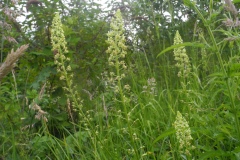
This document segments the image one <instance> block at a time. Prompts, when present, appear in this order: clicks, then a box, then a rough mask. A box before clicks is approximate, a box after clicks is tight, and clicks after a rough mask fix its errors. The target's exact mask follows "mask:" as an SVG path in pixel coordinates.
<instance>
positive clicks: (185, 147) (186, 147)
mask: <svg viewBox="0 0 240 160" xmlns="http://www.w3.org/2000/svg"><path fill="white" fill-rule="evenodd" d="M173 126H174V128H175V130H176V136H177V140H178V142H179V149H180V153H184V154H186V155H188V156H190V155H191V154H190V150H192V149H194V148H195V147H194V146H192V145H191V141H192V139H193V138H192V136H191V130H190V128H189V125H188V122H187V121H186V119H185V118H184V117H183V116H182V114H181V113H180V112H179V111H178V112H177V117H176V120H175V122H174V124H173Z"/></svg>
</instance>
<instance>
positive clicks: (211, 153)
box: [199, 151, 228, 160]
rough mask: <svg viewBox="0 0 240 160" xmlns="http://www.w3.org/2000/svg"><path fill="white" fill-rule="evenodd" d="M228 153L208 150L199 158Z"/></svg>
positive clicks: (201, 159) (200, 159)
mask: <svg viewBox="0 0 240 160" xmlns="http://www.w3.org/2000/svg"><path fill="white" fill-rule="evenodd" d="M227 154H228V153H226V152H223V151H210V152H206V153H203V154H202V155H201V157H199V160H205V159H209V158H211V157H212V158H213V157H214V158H216V157H218V156H226V155H227Z"/></svg>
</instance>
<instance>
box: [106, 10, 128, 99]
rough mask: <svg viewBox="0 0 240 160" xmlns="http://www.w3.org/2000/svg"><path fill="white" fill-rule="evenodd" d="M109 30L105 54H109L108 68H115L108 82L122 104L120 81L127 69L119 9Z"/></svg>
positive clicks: (125, 47) (125, 48)
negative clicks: (119, 97) (118, 95)
mask: <svg viewBox="0 0 240 160" xmlns="http://www.w3.org/2000/svg"><path fill="white" fill-rule="evenodd" d="M110 29H111V30H110V31H109V32H108V33H107V36H108V40H107V43H108V44H109V47H108V49H107V51H106V52H107V53H108V54H109V58H108V63H109V66H111V67H113V68H115V70H114V72H110V78H109V82H110V83H111V85H113V87H114V92H115V93H120V95H121V99H122V101H123V102H124V99H125V98H124V95H123V91H122V84H121V80H122V78H124V77H125V74H124V71H125V70H126V69H127V66H126V64H125V61H124V60H123V59H124V58H125V56H126V54H127V52H126V50H127V46H126V45H125V41H126V40H125V36H124V31H125V30H124V24H123V19H122V15H121V12H120V10H119V9H118V10H117V12H116V14H115V17H114V18H113V19H112V21H111V24H110ZM115 83H117V84H115Z"/></svg>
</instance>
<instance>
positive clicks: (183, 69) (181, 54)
mask: <svg viewBox="0 0 240 160" xmlns="http://www.w3.org/2000/svg"><path fill="white" fill-rule="evenodd" d="M181 43H183V40H182V38H181V35H180V34H179V32H178V31H177V32H176V35H175V37H174V45H177V44H181ZM173 52H174V57H175V60H176V62H177V63H176V67H178V68H179V70H180V71H179V72H178V76H179V77H185V78H186V77H188V75H189V73H190V71H191V69H190V62H189V58H188V55H187V53H186V49H185V47H184V46H181V47H178V48H175V49H174V51H173Z"/></svg>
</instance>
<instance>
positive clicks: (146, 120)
mask: <svg viewBox="0 0 240 160" xmlns="http://www.w3.org/2000/svg"><path fill="white" fill-rule="evenodd" d="M62 2H63V1H60V0H54V1H50V0H41V5H40V4H39V5H34V4H32V5H31V7H29V8H28V9H29V10H28V14H26V15H23V16H24V17H25V19H24V20H22V21H21V22H18V21H15V19H16V17H15V16H12V17H13V19H11V16H9V15H8V14H7V13H6V12H3V8H4V7H5V8H6V7H8V8H11V9H12V10H15V11H16V12H17V11H18V9H19V8H21V9H25V7H26V3H27V2H26V1H22V2H21V3H19V4H20V7H17V6H16V4H14V3H13V1H7V0H4V1H3V3H2V5H1V6H0V9H1V10H0V17H1V18H0V37H1V46H0V48H1V61H2V62H3V61H4V58H5V57H6V55H7V53H9V52H10V50H11V49H12V48H15V47H17V46H19V45H21V44H26V43H29V45H30V47H29V49H28V50H27V52H26V54H25V56H24V57H23V58H21V59H20V60H19V61H18V62H17V64H16V67H15V68H14V69H13V72H12V73H11V74H9V75H7V76H6V77H4V78H3V80H2V81H1V82H0V128H1V129H0V159H14V160H15V159H16V160H17V159H61V160H62V159H86V160H87V159H109V157H111V158H112V159H137V160H139V159H143V160H145V159H146V160H148V159H153V160H155V159H239V158H240V148H239V142H240V124H239V118H240V116H239V115H240V111H239V106H240V103H239V89H240V88H239V83H240V81H239V76H240V65H239V62H240V56H239V49H240V43H239V38H238V37H239V27H238V26H239V24H238V20H237V19H238V16H239V15H234V14H233V13H232V12H231V11H230V10H229V9H227V8H226V4H222V3H221V2H220V1H217V0H216V1H215V0H210V1H202V0H197V1H195V2H193V1H190V0H184V1H177V0H176V1H164V0H155V1H152V0H144V1H143V0H139V1H122V2H115V1H109V2H107V3H106V4H107V5H108V7H107V8H105V9H103V8H102V7H103V6H102V4H98V2H95V1H94V2H92V1H79V0H70V2H69V3H68V4H65V3H62ZM233 3H234V5H235V7H236V8H239V6H238V3H239V2H238V1H237V0H235V1H233ZM118 9H119V11H121V14H122V17H123V24H124V30H125V32H124V33H123V34H124V36H125V39H126V41H125V42H126V43H125V44H126V46H127V48H125V47H124V49H121V47H120V49H119V48H118V49H119V50H117V51H118V52H119V53H120V52H121V51H123V50H125V49H126V51H127V54H126V56H125V57H122V58H121V60H119V63H120V61H124V62H125V63H126V66H128V67H127V69H125V70H124V69H123V68H119V65H118V64H115V66H111V65H109V63H108V62H109V56H110V54H111V51H107V49H108V47H109V45H111V47H115V48H117V47H116V46H118V45H121V44H119V43H115V44H110V43H109V39H108V38H109V37H108V36H107V35H109V34H107V33H109V31H110V30H114V29H116V28H112V27H113V26H110V23H111V21H112V19H113V17H114V15H115V13H116V11H117V10H118ZM55 12H59V13H60V18H61V21H62V24H63V28H62V29H63V31H64V35H65V39H66V42H67V48H68V50H69V52H68V53H65V56H66V57H69V58H70V59H71V61H69V62H68V65H69V66H70V67H71V69H72V70H71V73H73V82H72V86H71V85H70V86H71V87H72V92H68V89H66V88H69V85H68V82H66V81H61V80H59V78H60V77H61V73H60V72H59V71H57V66H56V64H54V56H55V55H56V54H58V53H57V52H56V51H53V50H52V45H51V35H52V33H53V32H52V29H53V28H52V20H53V17H54V15H55ZM3 23H4V24H8V26H10V25H11V28H7V27H6V26H4V27H3ZM177 30H178V31H179V33H180V35H181V36H182V39H183V43H182V44H177V45H173V43H174V35H175V33H176V31H177ZM116 35H117V33H116V34H115V35H112V37H115V36H116ZM6 36H9V37H12V38H14V39H15V40H16V42H18V44H17V43H15V42H11V41H9V40H7V39H5V37H6ZM116 37H117V36H116ZM179 47H185V48H186V52H187V55H188V56H189V62H190V66H191V67H190V73H189V76H188V77H187V78H184V79H182V78H180V77H178V75H177V73H178V69H177V68H176V66H175V63H176V61H175V60H174V54H173V50H174V49H177V48H179ZM60 52H61V51H60ZM116 66H117V67H116ZM0 67H1V66H0ZM112 67H115V68H116V69H115V68H112ZM111 71H114V72H116V73H115V75H116V77H114V76H112V77H111V76H110V74H111ZM0 73H1V70H0ZM123 73H124V75H125V77H124V78H119V76H120V75H122V74H123ZM111 78H113V81H114V82H116V84H115V87H114V88H111V87H112V86H111V85H110V83H109V82H110V81H109V80H110V79H111ZM116 88H118V89H120V92H116ZM73 92H74V93H73ZM75 92H76V93H78V94H75ZM76 95H77V96H76ZM74 99H80V100H81V101H80V103H79V104H81V105H82V106H81V107H80V109H78V110H76V109H75V108H74V105H75V104H74ZM178 112H179V113H181V114H182V117H184V119H185V121H187V123H188V124H189V129H190V130H191V137H192V138H193V139H192V141H191V142H190V143H191V146H193V148H194V149H192V150H190V154H185V153H183V152H181V151H180V149H181V148H184V146H180V145H181V142H179V139H177V136H176V134H178V133H176V130H175V129H174V125H173V124H174V123H175V122H176V116H177V113H178ZM185 127H186V126H185ZM189 133H190V132H189ZM189 146H190V145H189Z"/></svg>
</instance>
